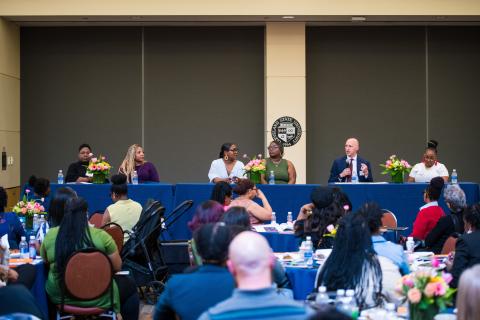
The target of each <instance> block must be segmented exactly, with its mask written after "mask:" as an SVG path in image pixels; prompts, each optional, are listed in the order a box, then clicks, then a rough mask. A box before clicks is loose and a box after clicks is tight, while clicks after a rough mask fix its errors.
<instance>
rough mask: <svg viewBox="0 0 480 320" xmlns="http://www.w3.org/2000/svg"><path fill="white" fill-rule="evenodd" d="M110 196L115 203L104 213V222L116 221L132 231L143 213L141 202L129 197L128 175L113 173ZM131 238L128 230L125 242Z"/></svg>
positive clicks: (124, 228)
mask: <svg viewBox="0 0 480 320" xmlns="http://www.w3.org/2000/svg"><path fill="white" fill-rule="evenodd" d="M111 180H112V187H111V188H110V192H111V194H110V196H111V197H112V201H113V202H114V204H112V205H109V206H108V207H107V210H105V213H104V214H103V224H104V225H105V224H107V223H110V222H115V223H116V224H118V225H120V227H122V229H123V231H131V230H132V228H133V227H134V226H135V225H136V224H137V222H138V219H140V214H141V213H142V206H141V205H140V203H138V202H136V201H133V200H132V199H128V189H127V176H126V175H124V174H116V175H113V176H112V178H111ZM128 238H129V234H128V232H125V233H124V234H123V242H126V241H127V240H128Z"/></svg>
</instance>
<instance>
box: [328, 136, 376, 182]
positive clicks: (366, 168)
mask: <svg viewBox="0 0 480 320" xmlns="http://www.w3.org/2000/svg"><path fill="white" fill-rule="evenodd" d="M359 149H360V147H359V143H358V140H357V139H356V138H350V139H348V140H347V141H346V142H345V154H346V155H345V156H343V157H340V158H338V159H335V160H334V161H333V164H332V169H331V170H330V178H329V179H328V182H352V177H353V180H355V178H356V179H357V181H359V182H373V177H372V168H371V167H370V162H368V161H367V160H365V159H363V158H361V157H359V156H358V150H359Z"/></svg>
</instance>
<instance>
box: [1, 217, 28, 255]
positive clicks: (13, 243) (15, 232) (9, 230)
mask: <svg viewBox="0 0 480 320" xmlns="http://www.w3.org/2000/svg"><path fill="white" fill-rule="evenodd" d="M6 234H8V243H9V244H10V249H18V243H19V242H20V238H21V237H22V236H25V230H23V227H22V223H21V222H20V219H18V217H17V215H16V214H15V213H13V212H2V213H0V237H3V236H4V235H6Z"/></svg>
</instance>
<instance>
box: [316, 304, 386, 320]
mask: <svg viewBox="0 0 480 320" xmlns="http://www.w3.org/2000/svg"><path fill="white" fill-rule="evenodd" d="M308 320H352V318H351V317H349V316H347V315H346V314H345V313H342V312H340V311H338V310H337V309H335V308H334V307H327V308H324V309H322V310H320V311H318V312H317V313H315V314H314V315H313V316H311V317H310V318H308ZM390 320H391V319H390Z"/></svg>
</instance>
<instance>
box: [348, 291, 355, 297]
mask: <svg viewBox="0 0 480 320" xmlns="http://www.w3.org/2000/svg"><path fill="white" fill-rule="evenodd" d="M354 295H355V291H353V289H348V290H347V297H353V296H354Z"/></svg>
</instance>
